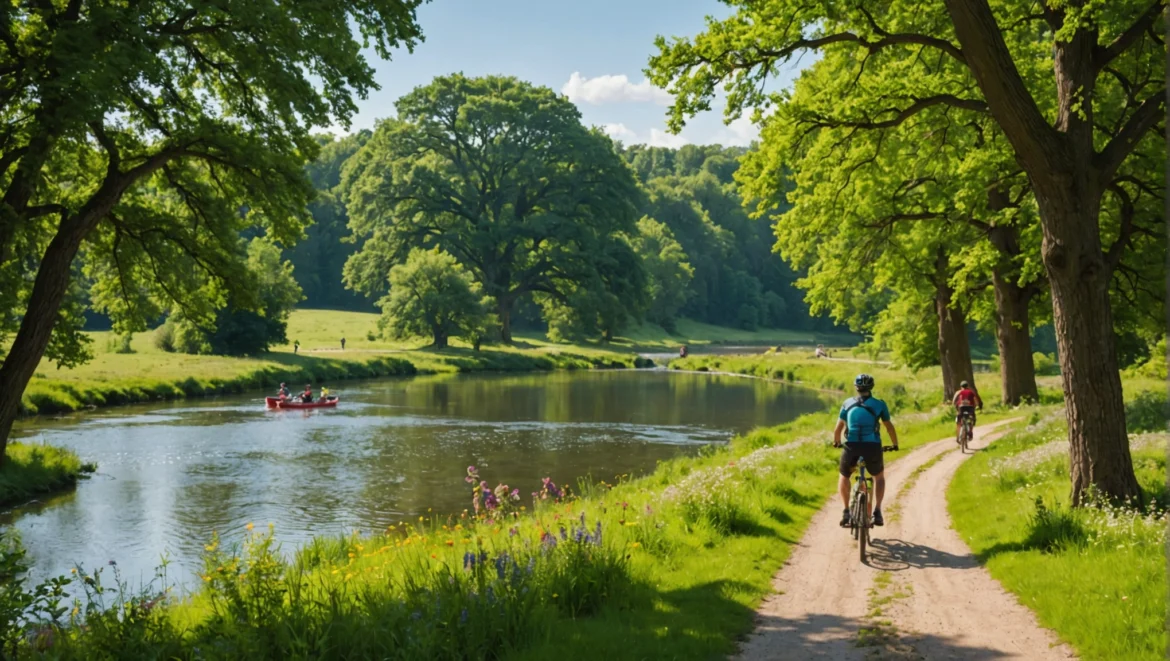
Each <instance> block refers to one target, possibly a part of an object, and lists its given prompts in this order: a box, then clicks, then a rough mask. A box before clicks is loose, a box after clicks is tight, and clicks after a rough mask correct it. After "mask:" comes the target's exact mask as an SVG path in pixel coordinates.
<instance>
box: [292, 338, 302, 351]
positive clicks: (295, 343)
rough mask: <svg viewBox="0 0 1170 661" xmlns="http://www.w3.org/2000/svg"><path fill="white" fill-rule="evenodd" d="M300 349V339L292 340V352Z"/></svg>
mask: <svg viewBox="0 0 1170 661" xmlns="http://www.w3.org/2000/svg"><path fill="white" fill-rule="evenodd" d="M300 350H301V341H300V340H293V354H296V352H298V351H300Z"/></svg>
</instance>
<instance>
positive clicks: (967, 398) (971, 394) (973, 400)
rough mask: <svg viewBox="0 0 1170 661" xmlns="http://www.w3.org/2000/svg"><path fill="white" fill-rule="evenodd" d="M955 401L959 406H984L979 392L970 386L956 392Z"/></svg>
mask: <svg viewBox="0 0 1170 661" xmlns="http://www.w3.org/2000/svg"><path fill="white" fill-rule="evenodd" d="M953 403H954V405H955V406H957V407H963V406H976V405H978V406H979V408H983V400H982V399H980V398H979V393H977V392H975V391H974V390H971V389H970V388H963V389H962V390H960V391H959V392H957V393H955V399H954V400H953Z"/></svg>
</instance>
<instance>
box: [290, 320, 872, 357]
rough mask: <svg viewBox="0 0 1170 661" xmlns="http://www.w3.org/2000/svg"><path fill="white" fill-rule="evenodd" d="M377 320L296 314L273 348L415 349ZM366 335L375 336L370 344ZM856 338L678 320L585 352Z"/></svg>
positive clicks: (540, 338)
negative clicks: (296, 344)
mask: <svg viewBox="0 0 1170 661" xmlns="http://www.w3.org/2000/svg"><path fill="white" fill-rule="evenodd" d="M377 326H378V315H377V314H373V313H368V312H339V311H333V310H297V311H296V312H294V313H293V314H292V317H291V318H290V319H289V324H288V339H289V343H288V344H285V345H282V346H279V347H276V349H278V350H280V351H292V342H293V341H297V340H299V341H300V343H301V350H302V351H330V352H333V351H337V352H340V351H341V338H342V337H344V338H345V348H346V351H347V352H348V351H387V350H402V349H408V348H410V347H412V346H418V342H405V343H404V342H395V341H388V340H384V339H381V338H378V337H376V336H377V334H378V328H377ZM371 335H372V336H374V337H372V338H371ZM515 335H516V339H517V340H520V341H522V342H525V343H527V344H530V345H533V346H545V347H547V346H557V345H554V344H552V343H551V342H549V341H548V340H547V339H546V338H545V337H544V335H543V334H541V333H539V332H535V331H519V332H517V333H516V334H515ZM858 339H859V338H858V337H857V336H855V335H852V334H850V333H844V332H830V333H817V332H808V331H793V330H786V329H772V328H769V329H761V330H756V331H746V330H742V329H738V328H727V327H724V326H714V325H711V324H705V323H703V322H700V321H692V320H690V319H680V320H679V321H678V324H677V326H676V328H675V331H674V332H673V333H668V332H667V331H666V330H664V329H663V328H662V327H661V326H657V325H655V324H650V323H646V324H641V325H638V326H635V327H632V328H629V329H627V330H625V331H623V332H621V333H619V334H618V336H617V337H616V338H614V341H613V342H611V343H608V344H601V343H600V342H595V343H589V344H590V346H598V347H605V348H609V349H610V350H615V351H629V350H639V351H649V350H655V349H658V350H671V349H677V348H678V347H679V346H681V345H683V344H686V345H688V346H692V347H699V346H704V345H718V344H743V345H756V346H775V345H777V344H780V345H783V346H814V345H816V344H827V345H832V346H851V345H853V344H855V343H856V342H857V340H858Z"/></svg>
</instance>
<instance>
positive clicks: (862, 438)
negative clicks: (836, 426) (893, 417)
mask: <svg viewBox="0 0 1170 661" xmlns="http://www.w3.org/2000/svg"><path fill="white" fill-rule="evenodd" d="M839 417H840V419H841V420H844V421H845V440H846V441H847V442H849V443H881V442H882V433H881V430H880V428H879V421H885V422H889V421H890V408H889V407H888V406H886V403H885V402H883V401H882V400H880V399H878V398H876V397H867V398H865V399H862V398H861V397H850V398H849V399H847V400H845V403H844V404H842V405H841V415H840V416H839Z"/></svg>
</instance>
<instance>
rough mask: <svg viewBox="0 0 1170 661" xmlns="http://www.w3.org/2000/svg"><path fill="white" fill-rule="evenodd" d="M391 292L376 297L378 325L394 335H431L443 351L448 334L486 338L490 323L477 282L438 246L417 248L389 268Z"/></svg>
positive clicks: (407, 336)
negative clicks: (378, 315)
mask: <svg viewBox="0 0 1170 661" xmlns="http://www.w3.org/2000/svg"><path fill="white" fill-rule="evenodd" d="M389 282H390V293H389V294H387V295H386V296H384V297H383V298H382V300H380V301H378V305H379V306H381V308H382V319H381V320H380V321H379V322H378V327H379V328H381V329H382V330H383V332H386V333H389V334H390V336H391V337H394V338H410V337H418V336H420V335H424V336H426V335H429V336H430V337H431V338H432V339H433V340H434V346H435V347H436V348H439V349H442V348H445V347H446V346H447V341H448V339H449V338H452V337H460V338H464V339H466V340H468V341H472V340H475V339H482V338H484V337H486V336H487V333H488V330H489V328H490V327H491V321H490V320H489V313H488V311H487V307H488V306H489V305H490V301H485V300H483V297H482V296H481V294H480V288H479V285H478V284H477V283H476V282H475V281H474V280H472V278H471V275H470V274H469V273H468V272H467V269H465V268H463V266H462V265H460V264H459V262H458V261H456V260H455V258H454V257H452V256H451V255H449V254H447V253H445V252H443V251H441V250H439V249H438V248H437V247H436V248H432V249H430V250H423V249H421V248H415V249H413V250H411V251H410V254H409V255H408V256H407V258H406V261H405V262H404V263H402V264H395V265H394V266H393V267H391V268H390V278H389Z"/></svg>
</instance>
